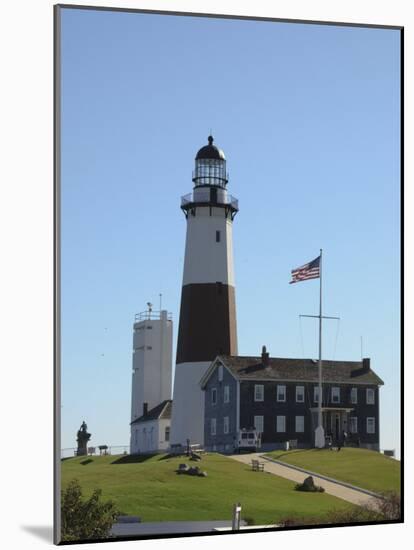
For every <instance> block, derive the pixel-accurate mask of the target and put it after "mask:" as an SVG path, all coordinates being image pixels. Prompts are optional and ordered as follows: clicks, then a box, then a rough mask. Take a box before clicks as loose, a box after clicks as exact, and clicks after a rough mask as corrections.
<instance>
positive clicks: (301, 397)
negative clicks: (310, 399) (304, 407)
mask: <svg viewBox="0 0 414 550" xmlns="http://www.w3.org/2000/svg"><path fill="white" fill-rule="evenodd" d="M304 401H305V386H296V403H304Z"/></svg>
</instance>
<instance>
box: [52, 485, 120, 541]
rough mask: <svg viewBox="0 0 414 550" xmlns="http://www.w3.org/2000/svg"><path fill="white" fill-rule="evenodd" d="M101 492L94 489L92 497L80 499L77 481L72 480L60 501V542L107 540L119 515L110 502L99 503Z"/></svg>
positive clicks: (80, 490) (79, 487) (80, 494)
mask: <svg viewBox="0 0 414 550" xmlns="http://www.w3.org/2000/svg"><path fill="white" fill-rule="evenodd" d="M101 494H102V491H101V490H100V489H96V490H95V491H94V492H93V494H92V496H91V497H90V498H89V499H87V500H83V499H82V489H81V486H80V484H79V482H78V480H76V479H74V480H72V481H71V482H70V483H69V485H68V486H67V488H66V490H65V491H62V499H61V525H62V528H61V536H62V541H81V540H87V539H100V538H108V537H109V536H110V531H111V528H112V525H113V524H114V523H115V521H116V518H117V517H118V515H119V511H118V510H117V509H116V507H115V504H114V503H113V502H112V501H107V502H100V498H101Z"/></svg>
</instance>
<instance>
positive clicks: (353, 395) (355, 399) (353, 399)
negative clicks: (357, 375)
mask: <svg viewBox="0 0 414 550" xmlns="http://www.w3.org/2000/svg"><path fill="white" fill-rule="evenodd" d="M351 404H352V405H357V404H358V388H355V387H352V388H351Z"/></svg>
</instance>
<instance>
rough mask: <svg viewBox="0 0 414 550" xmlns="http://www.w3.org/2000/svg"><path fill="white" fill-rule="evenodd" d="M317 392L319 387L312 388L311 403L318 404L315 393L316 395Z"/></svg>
mask: <svg viewBox="0 0 414 550" xmlns="http://www.w3.org/2000/svg"><path fill="white" fill-rule="evenodd" d="M318 390H319V386H313V402H314V403H319V398H318V399H317V398H316V397H317V395H316V394H317V393H318Z"/></svg>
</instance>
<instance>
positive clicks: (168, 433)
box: [164, 426, 170, 441]
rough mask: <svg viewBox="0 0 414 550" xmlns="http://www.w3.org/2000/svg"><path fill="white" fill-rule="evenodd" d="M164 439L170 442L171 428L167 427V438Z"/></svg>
mask: <svg viewBox="0 0 414 550" xmlns="http://www.w3.org/2000/svg"><path fill="white" fill-rule="evenodd" d="M164 439H165V441H169V440H170V427H169V426H167V427H166V428H165V436H164Z"/></svg>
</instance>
